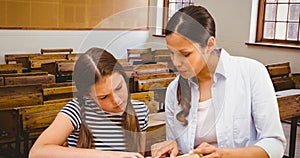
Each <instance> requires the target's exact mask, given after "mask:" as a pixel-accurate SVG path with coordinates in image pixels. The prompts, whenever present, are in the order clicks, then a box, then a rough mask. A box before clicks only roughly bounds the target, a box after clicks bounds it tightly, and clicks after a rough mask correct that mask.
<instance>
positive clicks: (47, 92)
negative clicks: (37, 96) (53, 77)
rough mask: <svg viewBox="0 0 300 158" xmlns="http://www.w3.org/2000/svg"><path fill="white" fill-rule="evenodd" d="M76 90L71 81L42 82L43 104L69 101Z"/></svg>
mask: <svg viewBox="0 0 300 158" xmlns="http://www.w3.org/2000/svg"><path fill="white" fill-rule="evenodd" d="M76 92H77V89H76V86H75V85H74V83H73V82H64V83H53V84H43V101H44V104H52V103H59V102H66V101H70V100H72V98H74V97H75V96H74V94H75V93H76Z"/></svg>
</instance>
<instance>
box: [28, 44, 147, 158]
mask: <svg viewBox="0 0 300 158" xmlns="http://www.w3.org/2000/svg"><path fill="white" fill-rule="evenodd" d="M73 80H74V81H75V84H76V88H77V91H78V92H77V93H76V94H77V97H76V98H74V99H73V100H72V101H70V102H69V103H67V104H66V106H65V107H63V108H62V110H61V111H60V112H59V113H58V115H57V117H56V119H55V120H54V121H53V123H52V124H51V125H50V126H49V127H48V128H47V129H46V130H45V131H44V132H43V133H42V134H41V135H40V137H39V138H38V139H37V141H36V142H35V143H34V145H33V147H32V148H31V150H30V153H29V157H30V158H41V157H43V158H46V157H51V158H54V157H59V158H62V157H72V158H76V157H78V158H82V157H89V158H92V157H94V158H102V157H103V158H109V157H113V158H116V157H126V158H127V157H132V158H136V157H138V158H141V157H143V156H142V154H143V151H144V146H145V135H144V134H143V133H144V132H145V130H146V129H147V125H148V111H149V110H148V108H147V106H146V105H145V104H144V103H142V102H138V101H131V100H130V94H129V90H128V78H127V76H126V74H125V72H124V70H123V68H122V66H121V65H120V64H119V63H118V62H117V60H116V59H115V58H114V57H113V56H112V55H111V54H110V53H108V52H107V51H105V50H103V49H100V48H91V49H89V50H88V51H87V52H86V53H85V54H83V55H81V56H80V57H79V59H78V60H77V61H76V64H75V68H74V73H73ZM66 140H67V142H68V147H64V146H63V144H64V142H65V141H66Z"/></svg>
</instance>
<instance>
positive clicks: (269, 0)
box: [267, 0, 277, 3]
mask: <svg viewBox="0 0 300 158" xmlns="http://www.w3.org/2000/svg"><path fill="white" fill-rule="evenodd" d="M273 2H277V0H267V3H273Z"/></svg>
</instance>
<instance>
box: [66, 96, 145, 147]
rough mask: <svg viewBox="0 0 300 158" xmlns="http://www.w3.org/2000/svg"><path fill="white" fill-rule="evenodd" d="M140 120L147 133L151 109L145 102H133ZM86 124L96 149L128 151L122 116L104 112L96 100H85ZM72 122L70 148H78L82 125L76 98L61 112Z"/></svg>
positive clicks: (69, 139)
mask: <svg viewBox="0 0 300 158" xmlns="http://www.w3.org/2000/svg"><path fill="white" fill-rule="evenodd" d="M131 102H132V105H133V107H134V109H135V112H136V115H137V118H138V120H139V124H140V128H141V130H142V131H146V129H147V127H148V113H149V109H148V107H147V106H146V105H145V103H143V102H139V101H135V100H132V101H131ZM85 104H86V105H85V107H84V108H85V114H86V123H87V125H88V126H89V128H90V130H91V132H92V134H93V137H94V142H95V149H100V150H110V151H126V146H125V138H124V132H123V129H122V127H121V121H122V115H121V114H111V113H107V112H104V111H103V110H101V108H100V107H99V106H98V104H97V103H95V102H94V100H91V99H85ZM61 112H62V113H64V114H66V115H67V116H68V117H69V119H70V120H71V122H72V125H73V127H74V130H73V131H72V133H71V134H70V135H69V137H68V145H69V147H76V146H77V142H78V136H79V129H80V124H81V119H80V107H79V103H78V100H77V99H76V98H75V99H73V100H72V101H70V102H68V103H67V104H66V105H65V106H64V107H63V108H62V110H61Z"/></svg>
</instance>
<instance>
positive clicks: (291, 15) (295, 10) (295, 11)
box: [289, 4, 300, 21]
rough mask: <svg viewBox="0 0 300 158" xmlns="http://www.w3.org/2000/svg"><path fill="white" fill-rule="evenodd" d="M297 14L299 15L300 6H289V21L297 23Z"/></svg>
mask: <svg viewBox="0 0 300 158" xmlns="http://www.w3.org/2000/svg"><path fill="white" fill-rule="evenodd" d="M299 14H300V4H291V5H290V13H289V21H299Z"/></svg>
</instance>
